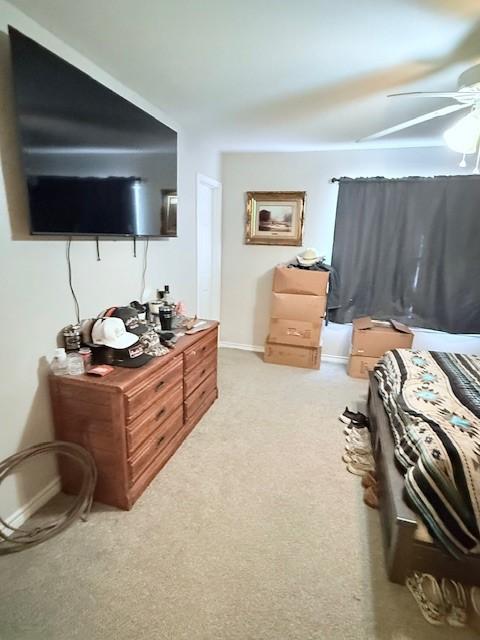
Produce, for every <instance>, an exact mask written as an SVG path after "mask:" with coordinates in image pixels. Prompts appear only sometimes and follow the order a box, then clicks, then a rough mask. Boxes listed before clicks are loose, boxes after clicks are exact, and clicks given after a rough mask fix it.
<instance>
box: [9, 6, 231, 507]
mask: <svg viewBox="0 0 480 640" xmlns="http://www.w3.org/2000/svg"><path fill="white" fill-rule="evenodd" d="M8 24H11V25H12V26H14V27H16V28H18V29H19V30H20V31H23V32H24V33H26V35H29V36H30V37H32V38H34V39H35V40H37V41H38V42H40V43H41V44H43V45H44V46H46V47H48V48H49V49H50V50H52V51H54V52H55V53H57V54H58V55H60V56H62V57H63V58H65V59H66V60H68V61H69V62H71V63H73V64H75V65H76V66H77V67H79V68H81V69H82V70H84V71H86V72H88V73H89V74H90V75H91V76H93V77H94V78H96V79H97V80H99V81H101V82H103V83H104V84H105V85H107V86H108V87H110V88H111V89H113V90H114V91H116V92H117V93H119V94H121V95H122V96H124V97H125V98H127V99H129V100H130V101H132V102H134V103H135V104H137V105H138V106H140V107H142V108H143V109H145V110H146V111H149V112H150V113H151V114H153V115H154V116H156V117H157V118H158V119H160V120H162V121H163V122H165V123H166V124H168V125H170V126H172V127H173V128H175V129H177V130H178V127H177V126H176V125H175V122H174V121H173V120H172V119H171V118H170V117H167V116H166V114H164V113H162V112H161V111H160V110H159V109H157V108H155V107H153V106H152V105H149V104H148V103H146V102H145V101H144V100H143V99H142V98H141V97H140V96H138V95H136V94H134V93H133V92H131V91H130V90H129V89H128V88H127V87H125V86H123V85H122V84H120V83H119V82H118V81H116V80H115V79H114V78H112V77H110V76H109V75H108V74H106V73H105V72H103V71H102V70H101V69H99V68H98V67H97V66H95V64H93V62H91V61H89V60H87V59H86V58H84V57H83V56H81V55H80V54H79V53H77V52H76V51H74V50H73V49H71V48H70V47H68V46H67V45H66V44H65V43H63V42H62V41H60V40H58V39H57V38H56V37H54V36H53V35H52V34H50V33H49V32H47V31H45V30H44V29H43V28H41V27H40V26H39V25H37V24H36V23H35V22H33V21H32V20H30V19H29V18H27V17H26V16H25V15H23V14H22V13H20V12H19V11H17V10H16V9H14V8H13V7H12V6H11V5H9V4H7V3H6V2H4V1H3V0H0V157H1V172H2V179H0V273H1V274H2V284H1V288H0V297H1V300H2V314H1V316H0V336H1V354H2V382H1V385H0V400H1V408H2V420H1V428H0V459H3V458H6V457H7V456H8V455H11V454H12V453H14V452H16V451H18V450H19V449H22V448H25V447H27V446H29V445H32V444H35V443H38V442H41V441H44V440H49V439H51V438H52V437H53V431H52V423H51V416H50V405H49V397H48V392H47V384H46V373H47V362H46V359H45V358H46V356H47V357H49V356H50V355H51V353H52V351H53V349H54V348H55V346H56V338H57V333H58V332H59V331H60V330H61V328H62V327H63V326H65V325H67V324H69V323H71V322H72V321H73V320H74V319H75V316H74V307H73V303H72V298H71V296H70V293H69V290H68V284H67V271H66V262H65V242H64V241H62V240H43V239H38V238H31V237H30V236H29V235H28V227H27V208H26V193H25V186H24V184H23V182H22V179H21V177H20V176H21V174H20V161H19V152H18V144H17V140H16V135H15V121H14V114H13V105H12V92H11V77H10V68H9V52H8V39H7V35H6V32H7V25H8ZM197 172H201V173H203V174H206V175H209V176H212V177H213V178H218V177H219V173H220V164H219V156H218V154H215V153H214V151H213V150H212V149H211V148H210V147H209V146H208V144H207V143H205V142H204V141H202V140H201V138H198V137H196V136H194V135H192V134H191V133H189V132H185V131H182V130H179V179H178V187H179V194H180V196H179V205H178V209H179V214H178V216H179V219H178V234H179V237H178V238H175V239H169V240H152V241H151V242H150V249H149V257H148V271H147V277H146V282H147V291H148V290H150V291H151V292H152V291H154V290H155V289H156V288H158V287H159V286H163V285H164V284H166V283H169V284H170V285H171V287H172V290H173V292H174V294H175V296H176V297H177V298H178V299H181V300H184V301H185V303H186V306H187V310H188V311H189V312H192V313H194V312H195V309H196V277H195V273H196V255H195V251H196V249H195V247H196V241H195V238H196V228H195V188H196V173H197ZM142 255H143V242H139V243H138V256H139V257H138V258H136V259H135V258H134V257H133V252H132V243H131V241H125V240H119V241H113V240H109V241H101V256H102V260H101V262H97V261H96V254H95V245H94V243H93V241H90V240H79V241H74V242H73V244H72V263H73V280H74V285H75V288H76V290H77V295H78V299H79V302H80V309H81V315H82V317H89V316H95V315H97V314H98V313H99V312H100V311H101V310H102V309H104V308H106V307H108V306H111V305H115V304H126V303H128V302H129V301H130V300H133V299H138V298H139V296H140V287H141V271H142ZM55 473H56V470H55V465H54V463H53V461H47V460H40V459H39V461H38V463H35V464H33V463H32V465H29V466H28V468H25V469H24V470H23V471H22V472H21V473H18V474H17V475H16V476H15V477H13V478H12V479H11V480H10V481H8V482H6V483H4V485H3V486H2V488H1V489H0V513H1V514H2V516H3V517H8V516H9V515H10V514H12V513H13V512H14V511H15V510H16V509H17V508H18V507H19V506H21V505H23V504H25V503H26V502H27V501H28V500H30V499H31V498H32V497H33V496H34V495H35V494H36V493H37V492H38V491H39V490H41V489H42V488H43V487H44V486H45V485H47V484H48V483H49V482H50V481H51V480H52V479H53V477H54V476H55Z"/></svg>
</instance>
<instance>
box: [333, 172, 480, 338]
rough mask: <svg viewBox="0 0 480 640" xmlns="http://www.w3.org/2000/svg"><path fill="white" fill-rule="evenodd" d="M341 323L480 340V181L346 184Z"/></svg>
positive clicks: (339, 243) (342, 185)
mask: <svg viewBox="0 0 480 640" xmlns="http://www.w3.org/2000/svg"><path fill="white" fill-rule="evenodd" d="M332 264H333V266H334V267H335V269H336V270H337V271H338V274H339V279H340V291H339V294H340V304H341V307H340V309H338V310H336V311H335V312H333V314H332V320H333V321H334V322H340V323H344V322H351V321H352V319H353V318H357V317H360V316H364V315H371V316H374V317H375V318H379V319H388V318H394V319H396V320H400V321H402V322H405V323H406V324H409V325H411V326H415V327H426V328H429V329H438V330H440V331H447V332H449V333H480V177H479V176H440V177H436V178H416V177H413V178H402V179H398V180H397V179H395V180H389V179H385V178H359V179H351V178H341V179H340V181H339V194H338V202H337V217H336V223H335V237H334V244H333V258H332Z"/></svg>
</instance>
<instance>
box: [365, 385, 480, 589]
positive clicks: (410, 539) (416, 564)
mask: <svg viewBox="0 0 480 640" xmlns="http://www.w3.org/2000/svg"><path fill="white" fill-rule="evenodd" d="M369 378H370V388H369V392H368V414H369V417H370V423H371V429H372V448H373V452H374V456H375V463H376V472H377V477H378V486H379V502H380V504H379V511H380V519H381V523H382V530H383V542H384V550H385V562H386V568H387V574H388V577H389V579H390V580H391V581H392V582H397V583H399V584H404V583H405V579H406V578H407V576H409V575H411V574H412V573H413V571H420V572H424V573H431V574H432V575H434V576H435V577H437V578H443V577H445V578H451V579H453V580H458V581H460V582H462V583H463V584H465V585H477V586H480V555H475V556H470V557H468V558H466V559H465V560H456V559H455V558H454V557H453V556H450V555H449V554H447V553H446V552H445V551H443V550H442V549H441V548H440V547H439V546H438V545H437V544H435V543H433V542H426V541H422V540H419V539H417V537H416V529H417V518H418V516H417V515H416V514H415V513H414V512H413V511H412V510H411V509H410V508H409V507H408V506H407V504H406V502H405V500H404V497H403V495H404V479H403V476H402V474H401V472H400V471H399V469H398V467H397V464H396V462H395V459H394V442H393V435H392V431H391V428H390V421H389V418H388V416H387V413H386V412H385V408H384V406H383V402H382V399H381V397H380V394H379V391H378V383H377V380H376V378H375V376H374V374H373V372H370V374H369Z"/></svg>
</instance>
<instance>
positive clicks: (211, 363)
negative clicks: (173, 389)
mask: <svg viewBox="0 0 480 640" xmlns="http://www.w3.org/2000/svg"><path fill="white" fill-rule="evenodd" d="M216 370H217V352H216V351H215V352H214V353H213V354H210V355H209V357H208V358H206V359H205V360H203V361H202V362H201V363H199V365H198V366H197V367H195V368H194V369H193V370H192V371H190V373H187V375H186V376H185V377H184V387H183V388H184V392H185V398H187V397H188V396H189V395H190V394H191V393H192V391H194V390H195V389H196V388H197V387H198V386H199V385H200V384H201V383H202V382H203V381H204V380H206V379H207V378H208V376H209V375H210V374H212V373H213V372H214V371H215V372H216Z"/></svg>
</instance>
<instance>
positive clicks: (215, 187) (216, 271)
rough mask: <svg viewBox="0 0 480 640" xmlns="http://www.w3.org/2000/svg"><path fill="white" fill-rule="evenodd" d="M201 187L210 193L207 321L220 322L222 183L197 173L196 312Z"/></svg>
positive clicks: (198, 275)
mask: <svg viewBox="0 0 480 640" xmlns="http://www.w3.org/2000/svg"><path fill="white" fill-rule="evenodd" d="M201 186H206V187H208V188H210V189H211V191H212V203H213V211H212V284H211V286H212V300H211V303H212V311H213V313H212V316H213V317H212V318H208V319H209V320H220V296H221V284H222V280H221V270H222V183H221V182H219V181H218V180H214V178H210V177H208V176H206V175H203V174H202V173H197V184H196V190H195V222H196V227H197V242H196V250H197V260H196V268H197V305H196V306H197V312H198V303H199V300H200V270H199V264H198V258H199V250H198V249H199V243H200V232H199V225H198V195H199V190H200V187H201Z"/></svg>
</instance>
